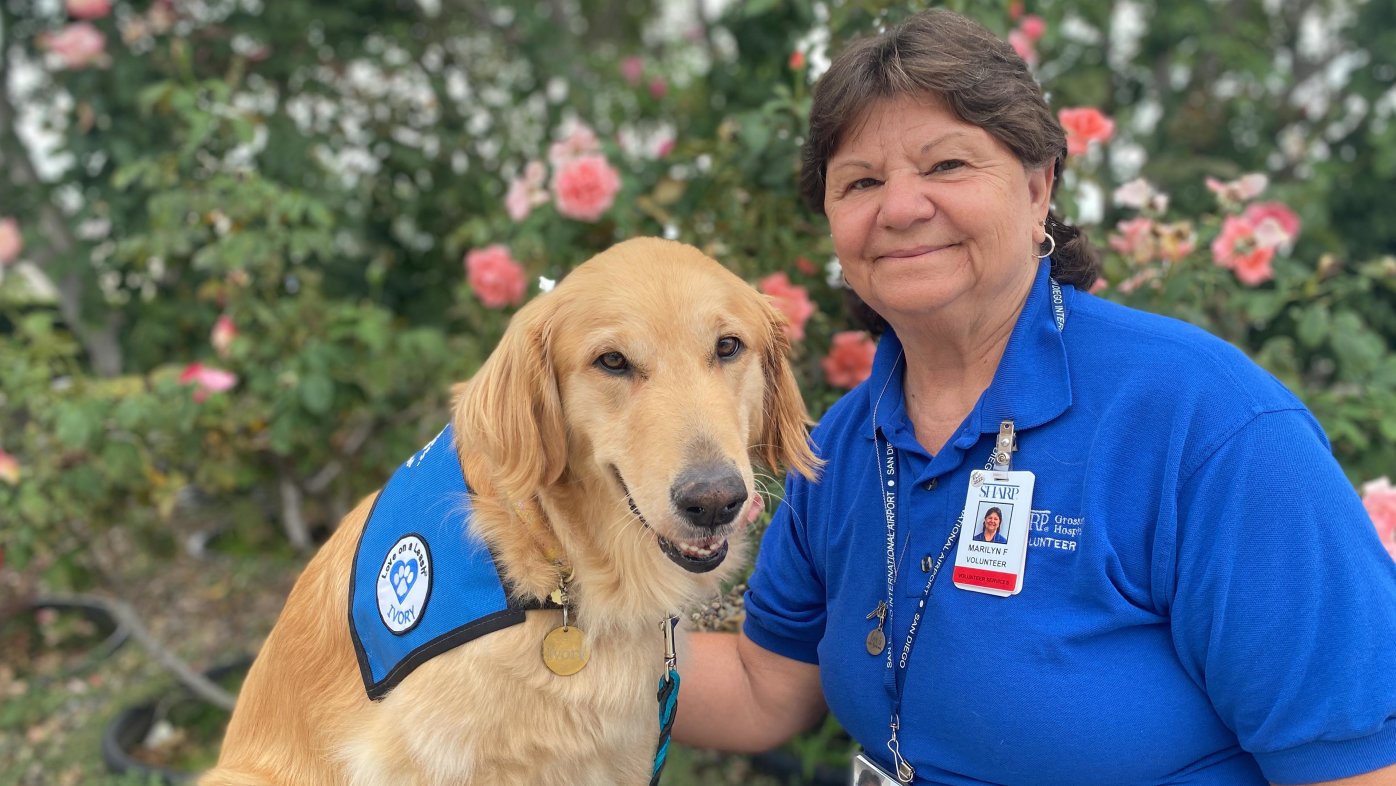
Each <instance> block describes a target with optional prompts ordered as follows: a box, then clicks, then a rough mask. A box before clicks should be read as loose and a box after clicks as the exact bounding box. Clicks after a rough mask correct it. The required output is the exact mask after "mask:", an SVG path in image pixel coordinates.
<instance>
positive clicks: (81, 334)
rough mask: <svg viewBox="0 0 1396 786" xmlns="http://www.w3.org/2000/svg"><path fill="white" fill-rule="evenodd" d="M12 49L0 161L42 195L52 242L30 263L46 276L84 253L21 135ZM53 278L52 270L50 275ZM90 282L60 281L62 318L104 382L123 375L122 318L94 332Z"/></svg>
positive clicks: (2, 57)
mask: <svg viewBox="0 0 1396 786" xmlns="http://www.w3.org/2000/svg"><path fill="white" fill-rule="evenodd" d="M12 21H13V20H11V19H10V18H9V17H8V15H6V16H5V17H4V18H3V19H0V27H2V28H3V29H5V30H6V31H8V30H9V29H10V25H11V24H12ZM9 60H10V59H9V43H8V41H0V158H3V159H4V161H5V164H6V166H5V169H6V171H8V172H9V174H10V178H9V179H10V183H11V185H12V186H13V187H14V188H15V189H16V190H19V189H23V188H34V189H37V190H39V191H40V192H41V197H40V198H39V199H38V200H36V202H37V207H36V211H37V213H38V219H39V221H38V225H39V227H40V229H41V230H42V232H43V235H44V236H45V237H46V238H48V240H49V248H48V249H39V250H37V251H33V252H31V253H30V254H29V259H30V261H31V262H33V263H34V264H35V266H37V267H38V268H39V269H40V270H44V269H45V268H49V267H51V266H52V264H53V262H54V260H55V259H58V258H68V259H71V258H72V257H73V256H74V255H75V254H76V253H77V250H78V241H77V239H76V238H75V237H74V236H73V232H72V229H71V228H70V227H69V225H68V220H67V218H66V217H65V216H63V214H62V213H61V212H59V210H58V208H57V206H55V205H54V203H53V199H52V198H51V195H50V194H49V193H48V191H49V189H48V188H47V186H46V185H45V183H44V182H43V180H42V179H41V178H40V177H39V172H38V169H37V167H35V166H34V161H33V159H32V158H31V157H30V154H29V148H28V147H27V146H26V145H25V144H24V140H23V139H21V138H20V136H19V132H18V131H16V130H15V123H16V120H17V118H18V116H19V115H18V113H17V112H16V111H15V107H14V103H13V101H11V99H10V93H9ZM44 272H45V274H46V275H49V278H50V279H53V278H54V276H53V275H51V274H50V273H51V271H50V270H45V271H44ZM84 283H85V282H84V281H83V279H82V278H81V277H80V276H78V274H77V273H76V272H72V271H69V272H67V273H64V274H63V275H62V276H61V277H60V278H59V279H58V281H57V289H58V313H59V315H60V316H61V317H62V318H63V321H64V322H65V323H66V324H67V325H68V329H69V330H71V331H73V334H74V335H76V336H77V337H78V340H79V341H81V342H82V345H83V348H84V349H85V350H86V351H87V354H88V357H89V358H90V359H91V362H92V367H93V369H94V370H95V371H96V372H97V373H98V374H100V375H102V376H115V375H116V374H119V373H121V366H122V357H121V345H120V343H119V342H118V341H117V338H116V334H117V328H118V327H119V326H120V322H121V320H120V315H118V314H117V313H116V312H108V313H107V314H106V316H105V319H103V320H102V322H101V324H100V325H99V326H96V327H94V326H92V325H90V324H88V323H87V322H86V321H84V320H83V315H82V301H83V295H84V294H85V292H84Z"/></svg>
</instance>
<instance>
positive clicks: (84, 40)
mask: <svg viewBox="0 0 1396 786" xmlns="http://www.w3.org/2000/svg"><path fill="white" fill-rule="evenodd" d="M39 45H40V46H42V47H43V48H45V49H47V50H48V51H50V52H52V53H54V54H55V55H57V56H58V59H59V61H61V62H62V64H63V67H64V68H83V67H85V66H88V65H91V64H92V63H93V62H95V61H97V60H98V59H100V58H101V57H102V54H103V53H104V52H105V51H106V48H107V37H106V36H104V35H102V31H100V30H98V29H97V28H95V27H93V26H92V25H91V24H90V23H88V22H74V23H73V24H70V25H68V26H67V27H65V28H63V29H62V30H59V31H58V32H57V33H53V34H50V35H44V36H42V37H41V38H40V39H39Z"/></svg>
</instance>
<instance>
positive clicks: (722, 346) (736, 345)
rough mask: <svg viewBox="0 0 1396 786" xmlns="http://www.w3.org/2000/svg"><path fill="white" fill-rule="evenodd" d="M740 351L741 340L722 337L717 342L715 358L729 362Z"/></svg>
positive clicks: (732, 337)
mask: <svg viewBox="0 0 1396 786" xmlns="http://www.w3.org/2000/svg"><path fill="white" fill-rule="evenodd" d="M741 351H742V340H741V339H739V338H737V337H736V336H723V337H722V338H720V339H718V340H717V356H718V357H720V358H722V359H723V360H731V359H732V358H734V357H736V356H737V355H738V354H739V353H740V352H741Z"/></svg>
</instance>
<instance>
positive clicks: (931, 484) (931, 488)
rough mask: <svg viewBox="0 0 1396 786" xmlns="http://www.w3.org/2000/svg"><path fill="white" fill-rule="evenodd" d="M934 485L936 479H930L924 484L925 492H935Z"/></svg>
mask: <svg viewBox="0 0 1396 786" xmlns="http://www.w3.org/2000/svg"><path fill="white" fill-rule="evenodd" d="M936 485H937V479H936V478H931V479H930V480H929V481H928V482H927V483H926V490H927V491H935V490H936Z"/></svg>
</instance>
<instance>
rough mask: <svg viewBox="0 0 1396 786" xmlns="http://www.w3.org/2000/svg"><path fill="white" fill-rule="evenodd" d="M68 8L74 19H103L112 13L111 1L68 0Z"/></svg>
mask: <svg viewBox="0 0 1396 786" xmlns="http://www.w3.org/2000/svg"><path fill="white" fill-rule="evenodd" d="M67 6H68V16H71V17H73V18H74V19H101V18H102V17H104V16H106V15H107V14H110V13H111V0H68V3H67Z"/></svg>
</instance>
